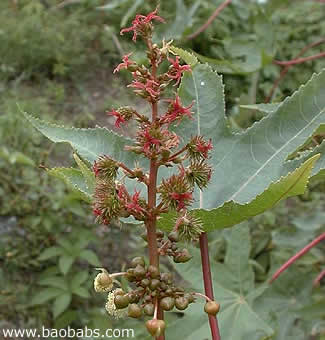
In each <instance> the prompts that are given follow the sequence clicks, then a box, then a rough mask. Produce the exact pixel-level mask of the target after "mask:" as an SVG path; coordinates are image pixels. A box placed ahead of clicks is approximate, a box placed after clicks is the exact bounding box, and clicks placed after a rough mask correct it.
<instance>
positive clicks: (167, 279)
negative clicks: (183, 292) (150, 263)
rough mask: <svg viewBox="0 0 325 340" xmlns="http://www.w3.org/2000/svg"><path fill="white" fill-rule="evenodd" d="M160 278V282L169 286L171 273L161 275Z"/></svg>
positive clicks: (171, 277)
mask: <svg viewBox="0 0 325 340" xmlns="http://www.w3.org/2000/svg"><path fill="white" fill-rule="evenodd" d="M160 278H161V281H163V282H166V283H169V284H170V283H171V281H172V280H173V275H172V274H171V273H161V274H160Z"/></svg>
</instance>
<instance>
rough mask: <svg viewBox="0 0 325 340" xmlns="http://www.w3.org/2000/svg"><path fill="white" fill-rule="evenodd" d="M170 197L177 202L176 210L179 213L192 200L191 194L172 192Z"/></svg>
mask: <svg viewBox="0 0 325 340" xmlns="http://www.w3.org/2000/svg"><path fill="white" fill-rule="evenodd" d="M170 197H171V198H172V199H173V200H175V201H176V202H177V210H178V211H180V210H182V209H184V208H185V207H186V206H187V205H188V204H189V203H190V202H191V201H192V200H193V196H192V193H191V192H184V193H178V192H172V193H171V194H170Z"/></svg>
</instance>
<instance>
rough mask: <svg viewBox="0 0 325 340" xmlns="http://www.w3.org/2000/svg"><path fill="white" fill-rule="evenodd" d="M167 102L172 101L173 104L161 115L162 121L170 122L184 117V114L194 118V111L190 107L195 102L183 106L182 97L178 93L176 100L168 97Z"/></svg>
mask: <svg viewBox="0 0 325 340" xmlns="http://www.w3.org/2000/svg"><path fill="white" fill-rule="evenodd" d="M167 102H169V103H171V105H170V108H169V110H168V111H167V113H166V114H165V115H164V116H163V117H161V122H162V123H166V124H170V123H172V122H173V121H175V120H177V119H182V118H183V116H187V117H189V118H191V119H192V112H191V110H190V109H191V108H192V106H193V104H194V102H193V103H192V104H191V105H189V106H186V107H184V106H182V103H181V99H180V97H179V96H178V95H176V98H175V100H173V99H168V100H167Z"/></svg>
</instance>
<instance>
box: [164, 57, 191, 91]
mask: <svg viewBox="0 0 325 340" xmlns="http://www.w3.org/2000/svg"><path fill="white" fill-rule="evenodd" d="M179 59H180V58H179V56H176V58H175V60H174V59H173V58H168V60H169V62H170V63H171V64H172V67H171V69H170V70H169V72H168V73H167V76H168V77H169V78H171V79H174V80H176V84H175V85H178V84H179V82H180V81H181V78H182V75H183V73H184V72H185V71H191V66H190V65H180V64H179Z"/></svg>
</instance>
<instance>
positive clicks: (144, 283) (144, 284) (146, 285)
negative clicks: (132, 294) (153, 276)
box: [141, 279, 150, 287]
mask: <svg viewBox="0 0 325 340" xmlns="http://www.w3.org/2000/svg"><path fill="white" fill-rule="evenodd" d="M149 285H150V280H149V279H143V280H141V286H142V287H148V286H149Z"/></svg>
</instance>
